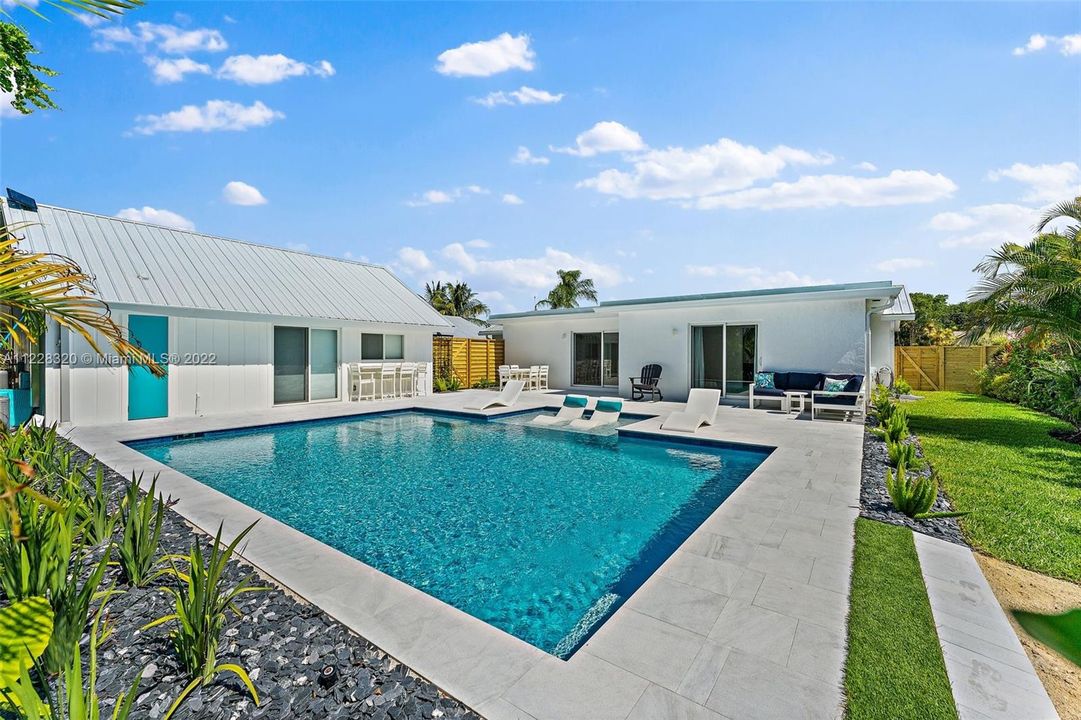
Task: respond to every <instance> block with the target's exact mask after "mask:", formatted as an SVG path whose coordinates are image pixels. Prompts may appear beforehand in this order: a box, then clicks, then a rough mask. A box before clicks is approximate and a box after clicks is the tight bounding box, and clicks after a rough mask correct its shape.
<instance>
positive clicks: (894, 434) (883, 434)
mask: <svg viewBox="0 0 1081 720" xmlns="http://www.w3.org/2000/svg"><path fill="white" fill-rule="evenodd" d="M872 432H873V433H875V434H876V435H878V436H879V437H880V438H882V439H883V440H885V441H886V442H887V443H900V442H901V441H902V440H904V439H905V438H907V437H908V436H909V431H908V416H907V415H905V412H904V410H900V409H897V410H894V411H893V412H892V413H891V414H890V416H889V420H886V421H884V422H883V423H882V425H881V426H880V427H877V428H874V430H872Z"/></svg>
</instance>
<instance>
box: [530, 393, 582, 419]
mask: <svg viewBox="0 0 1081 720" xmlns="http://www.w3.org/2000/svg"><path fill="white" fill-rule="evenodd" d="M588 403H589V398H587V397H586V396H585V395H568V396H566V397H565V398H563V407H561V408H559V412H557V413H556V414H555V415H538V416H537V417H535V418H533V419H532V420H531V421H530V423H529V424H530V425H566V424H567V423H569V422H573V421H575V420H577V419H579V418H580V417H582V414H583V413H584V412H585V411H586V405H587V404H588Z"/></svg>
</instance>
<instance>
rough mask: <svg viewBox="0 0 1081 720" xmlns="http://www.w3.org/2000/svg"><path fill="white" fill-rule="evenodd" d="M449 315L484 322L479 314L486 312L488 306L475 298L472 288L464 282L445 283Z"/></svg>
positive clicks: (485, 313)
mask: <svg viewBox="0 0 1081 720" xmlns="http://www.w3.org/2000/svg"><path fill="white" fill-rule="evenodd" d="M447 304H448V306H449V309H450V312H449V313H447V314H449V315H457V316H458V317H463V318H465V319H467V320H472V321H473V322H475V323H484V320H483V319H482V318H481V315H487V314H488V306H487V305H485V304H484V303H483V302H481V301H480V300H479V299H478V298H477V294H476V293H475V292H473V289H472V288H471V287H469V285H468V284H466V283H464V282H456V283H450V284H449V285H447Z"/></svg>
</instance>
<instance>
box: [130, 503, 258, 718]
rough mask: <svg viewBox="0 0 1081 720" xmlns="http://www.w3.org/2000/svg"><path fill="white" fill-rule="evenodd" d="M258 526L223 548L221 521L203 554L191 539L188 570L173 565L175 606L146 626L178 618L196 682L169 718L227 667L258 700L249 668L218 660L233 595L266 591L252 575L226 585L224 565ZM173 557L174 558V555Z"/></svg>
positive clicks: (181, 652)
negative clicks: (256, 582) (205, 552)
mask: <svg viewBox="0 0 1081 720" xmlns="http://www.w3.org/2000/svg"><path fill="white" fill-rule="evenodd" d="M253 527H255V523H252V524H251V525H249V526H248V527H247V528H245V529H244V531H243V532H241V533H240V534H239V535H237V536H236V538H235V539H234V540H233V542H231V543H229V545H228V546H226V547H224V548H223V547H222V544H221V530H222V528H221V526H220V525H219V526H218V532H217V534H216V535H215V536H214V542H212V543H211V544H210V548H209V550H208V552H207V554H206V556H205V558H204V555H203V549H202V546H201V544H200V543H199V540H198V539H196V540H195V542H193V543H192V546H191V550H190V552H189V554H188V557H187V566H188V572H187V573H184V572H182V571H181V570H179V569H177V567H176V565H175V564H174V565H173V566H172V567H171V568H170V570H169V572H168V574H170V575H172V576H173V578H174V579H175V580H176V581H177V582H176V587H170V588H166V590H167V591H168V592H169V593H170V594H171V595H172V596H173V600H174V603H175V605H174V607H175V611H174V612H173V613H170V614H169V615H165V616H164V617H160V618H158V619H157V620H155V621H153V622H151V623H149V624H148V625H146V626H145V627H144V628H143V629H144V630H146V629H149V628H152V627H155V626H157V625H163V624H165V623H174V626H173V629H172V631H171V633H170V636H171V637H172V640H173V647H174V648H175V649H176V653H177V657H178V658H179V659H180V663H181V664H182V665H183V666H184V669H185V670H187V672H188V674H189V675H190V676H191V682H190V683H188V685H187V686H186V687H185V688H184V689H183V690H182V691H181V693H180V695H179V696H178V697H177V699H176V700H175V701H174V702H173V705H172V707H170V708H169V712H168V713H166V716H165V717H166V718H168V717H169V716H171V715H172V714H173V713H174V712H175V711H176V709H177V708H178V707H180V705H181V703H183V702H184V700H185V698H187V696H188V695H189V694H191V692H192V690H194V689H195V688H196V687H198V686H199V685H209V684H210V683H211V682H212V681H213V680H214V678H215V677H217V676H218V675H220V674H221V673H223V672H231V673H233V674H234V675H236V676H237V677H238V678H240V680H241V681H242V682H243V683H244V685H245V686H247V688H248V691H249V692H250V693H251V696H252V699H253V700H254V701H255V704H256V705H258V704H259V695H258V693H256V691H255V685H253V684H252V681H251V678H250V677H248V673H247V671H246V670H244V668H242V667H240V666H239V665H236V664H234V663H219V662H218V643H219V642H220V641H221V631H222V626H223V625H224V624H225V618H226V612H227V611H228V610H232V611H233V612H234V613H237V612H238V611H237V609H236V606H235V605H234V604H233V602H234V600H236V598H237V597H239V596H240V595H242V594H245V593H251V592H262V591H265V590H267V588H265V587H255V586H253V585H252V584H251V583H252V576H251V575H248V576H247V577H245V578H243V579H242V580H240V582H238V583H236V584H235V585H233V586H232V587H227V586H226V577H225V569H226V566H227V565H228V563H229V559H230V558H232V556H233V552H234V551H235V550H236V547H237V545H239V544H240V541H241V540H243V539H244V537H245V536H246V535H247V534H248V533H249V532H250V531H251V529H252V528H253ZM170 562H173V560H172V559H171V560H170Z"/></svg>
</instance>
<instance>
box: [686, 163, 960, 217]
mask: <svg viewBox="0 0 1081 720" xmlns="http://www.w3.org/2000/svg"><path fill="white" fill-rule="evenodd" d="M955 190H957V185H956V184H955V183H954V182H953V181H952V180H950V179H949V178H948V177H946V176H945V175H942V174H941V173H934V174H932V173H929V172H927V171H926V170H894V171H892V172H890V174H889V175H886V176H884V177H873V178H867V177H854V176H851V175H805V176H803V177H801V178H799V179H798V180H796V181H794V182H776V183H773V184H772V185H769V186H766V187H756V188H748V189H746V190H740V191H738V192H733V193H727V194H724V195H711V196H708V197H702V198H700V199H698V200H697V201H696V202H695V203H693V204H691V206H693V207H697V208H700V209H703V210H709V209H713V208H729V209H745V208H755V209H758V210H775V209H782V208H824V207H835V206H838V205H844V206H848V207H883V206H888V205H908V204H912V203H927V202H935V201H936V200H942V199H944V198H948V197H949V196H950V195H952V194H953V193H954V191H955Z"/></svg>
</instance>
